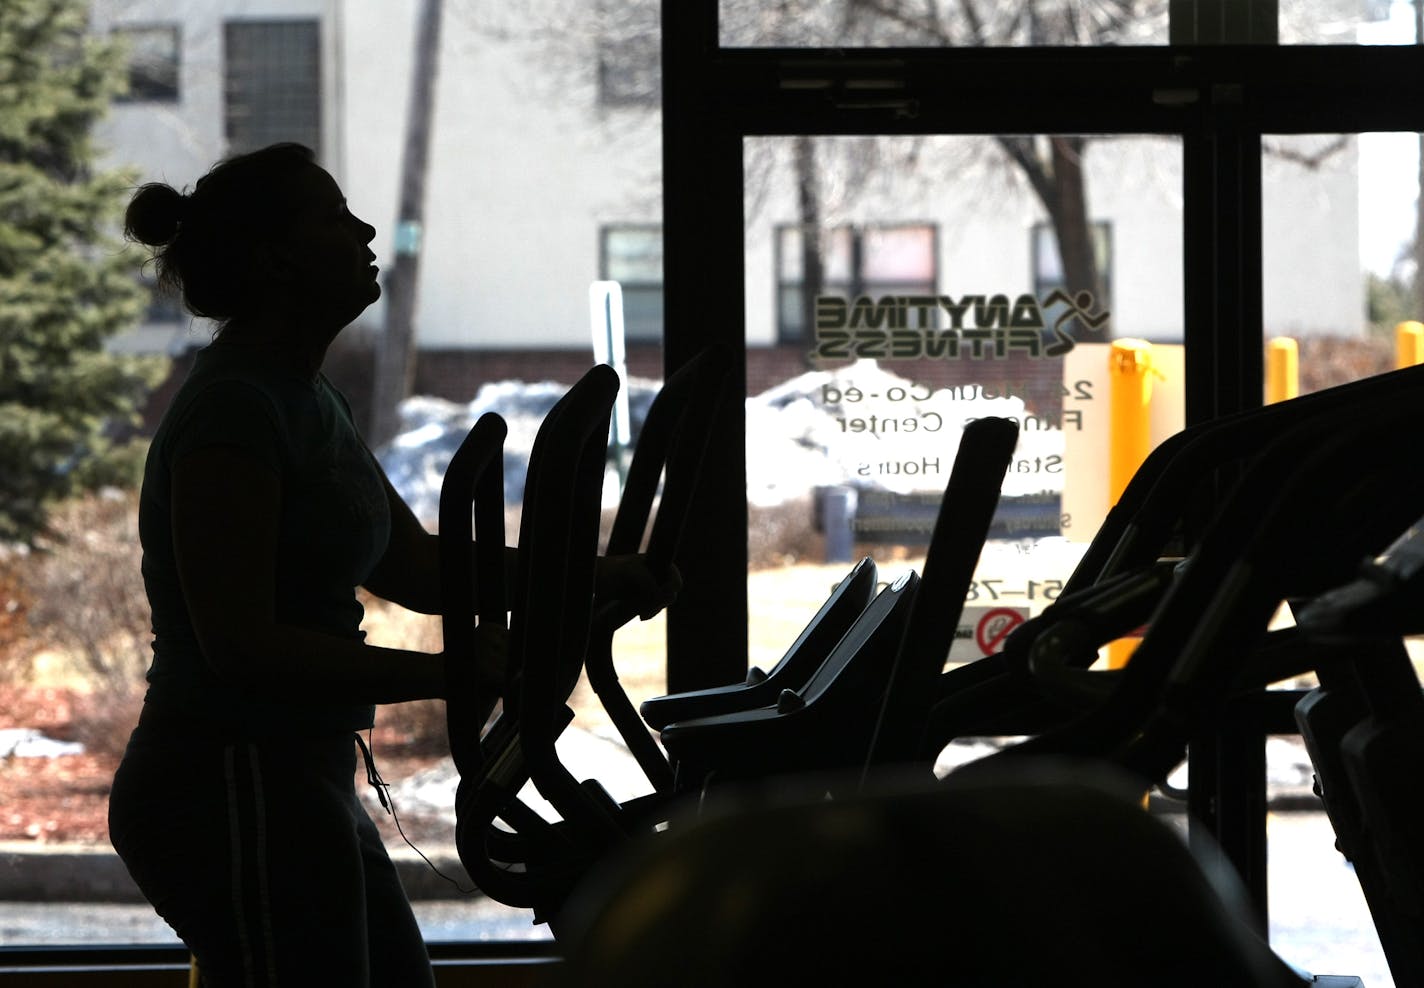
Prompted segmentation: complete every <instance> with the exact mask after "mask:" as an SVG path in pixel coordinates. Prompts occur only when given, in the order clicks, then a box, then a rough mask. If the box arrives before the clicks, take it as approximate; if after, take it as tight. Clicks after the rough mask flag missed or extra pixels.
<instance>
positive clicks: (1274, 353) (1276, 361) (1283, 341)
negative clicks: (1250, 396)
mask: <svg viewBox="0 0 1424 988" xmlns="http://www.w3.org/2000/svg"><path fill="white" fill-rule="evenodd" d="M1298 394H1300V347H1299V346H1298V345H1297V344H1296V341H1295V340H1293V339H1291V338H1289V337H1286V336H1280V337H1277V338H1276V339H1274V340H1271V342H1270V343H1268V344H1266V404H1268V405H1274V404H1275V403H1276V402H1278V401H1286V400H1287V399H1290V398H1294V397H1295V396H1296V395H1298Z"/></svg>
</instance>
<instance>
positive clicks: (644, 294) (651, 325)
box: [598, 224, 663, 343]
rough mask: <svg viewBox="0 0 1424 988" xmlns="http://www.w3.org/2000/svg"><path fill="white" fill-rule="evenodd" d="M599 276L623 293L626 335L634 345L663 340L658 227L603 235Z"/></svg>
mask: <svg viewBox="0 0 1424 988" xmlns="http://www.w3.org/2000/svg"><path fill="white" fill-rule="evenodd" d="M600 241H601V243H600V244H599V264H598V267H599V276H600V277H601V278H603V279H604V280H606V281H616V282H618V284H619V285H620V286H621V288H622V291H623V334H624V337H625V338H626V339H628V340H630V341H634V342H640V343H644V342H654V343H658V342H661V341H662V338H663V229H662V227H660V226H657V225H655V224H622V225H617V226H606V227H604V228H603V229H602V231H600Z"/></svg>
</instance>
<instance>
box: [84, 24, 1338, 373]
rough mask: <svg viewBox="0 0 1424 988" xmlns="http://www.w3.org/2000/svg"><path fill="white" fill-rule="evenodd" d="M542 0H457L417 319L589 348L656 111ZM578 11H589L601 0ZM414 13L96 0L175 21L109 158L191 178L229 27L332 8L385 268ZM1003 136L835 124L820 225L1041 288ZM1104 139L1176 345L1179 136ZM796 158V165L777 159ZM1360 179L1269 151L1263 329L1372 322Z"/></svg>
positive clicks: (640, 221) (763, 150) (776, 192)
mask: <svg viewBox="0 0 1424 988" xmlns="http://www.w3.org/2000/svg"><path fill="white" fill-rule="evenodd" d="M547 2H548V0H534V2H532V3H531V4H529V5H521V6H520V9H519V12H514V11H511V12H502V13H496V14H490V13H489V12H488V11H487V10H486V8H487V7H489V6H490V5H488V4H484V3H479V2H476V0H446V2H445V17H444V24H443V35H442V44H441V46H440V55H439V61H440V64H439V76H438V85H437V90H436V97H435V106H434V127H433V133H434V136H433V141H432V146H431V159H430V162H431V163H430V169H429V174H428V182H427V198H426V216H425V224H424V229H423V236H422V241H421V271H420V277H421V282H420V294H419V301H418V305H417V314H416V321H417V338H418V341H419V344H420V345H421V346H422V347H425V348H485V347H488V348H501V349H510V348H519V349H524V348H529V349H544V348H583V347H587V346H588V340H589V328H588V325H587V323H588V314H587V308H588V302H587V289H588V285H589V283H590V282H592V281H594V280H597V279H600V278H604V277H607V276H608V268H607V266H606V263H607V258H606V257H605V256H604V248H605V241H604V240H603V236H604V231H605V230H606V229H608V228H610V227H618V226H627V225H644V226H648V225H651V226H656V225H657V224H658V223H660V221H661V199H660V146H659V116H658V111H657V109H656V107H655V106H648V105H608V104H607V103H606V102H602V101H600V89H599V84H598V60H597V46H596V43H595V41H594V40H593V37H592V32H591V31H590V30H588V29H586V27H585V26H584V25H580V24H564V25H562V26H563V28H564V30H562V31H561V32H558V33H556V34H555V35H553V36H549V35H548V34H547V33H546V34H545V35H543V36H542V37H540V38H535V37H530V36H528V35H529V34H530V32H529V30H528V25H530V24H533V23H535V22H536V19H537V18H539V17H540V16H541V15H540V10H541V5H542V4H544V3H547ZM566 6H567V9H566V10H565V13H566V14H567V13H568V11H569V10H573V11H581V13H578V14H575V15H574V16H575V17H578V16H582V17H590V18H591V17H592V16H593V11H594V9H595V8H596V6H597V5H594V4H588V5H566ZM584 7H587V10H586V11H584ZM418 8H419V4H418V3H417V0H390V2H386V0H381V2H377V0H166V2H165V0H94V5H93V9H94V18H93V26H94V29H95V30H96V31H99V32H108V31H111V30H115V29H125V28H153V27H154V26H159V27H163V26H171V27H173V28H176V29H177V50H176V55H177V63H178V76H177V98H176V100H173V99H169V100H156V101H155V100H147V101H131V102H125V103H122V104H120V105H118V106H116V107H115V108H114V111H113V113H112V115H111V116H110V118H109V119H108V120H107V121H106V122H105V124H104V125H103V129H102V133H101V135H100V137H101V141H102V143H103V144H104V145H105V146H106V148H107V156H108V160H109V161H110V162H111V163H113V164H126V165H132V166H135V167H136V168H137V169H138V170H139V172H140V174H141V180H143V181H148V180H154V179H162V180H165V181H169V182H172V183H174V184H177V185H179V186H180V187H182V186H189V185H191V184H192V183H193V182H194V181H196V179H197V178H198V177H199V176H200V175H201V174H202V173H203V172H204V171H205V170H206V169H207V168H208V167H209V166H210V165H211V164H212V162H214V161H216V160H217V159H219V158H221V157H222V156H224V155H225V154H227V153H228V152H229V150H230V144H229V140H228V137H227V134H226V130H227V129H228V124H227V123H226V122H225V121H227V120H228V118H229V117H230V116H231V113H232V109H233V108H232V105H231V104H232V99H233V97H232V92H233V85H234V83H233V73H234V72H235V71H238V70H237V69H235V68H234V66H233V65H231V64H229V59H230V57H231V43H230V39H229V37H228V30H229V28H230V27H231V26H232V25H241V24H248V25H252V24H268V25H273V24H283V23H285V24H291V23H293V22H302V23H306V24H308V25H309V26H314V29H315V31H316V34H317V36H318V37H319V42H318V44H317V47H316V51H317V53H318V55H317V60H318V61H319V65H318V66H317V67H316V75H315V77H316V78H318V79H319V93H318V94H316V98H317V104H318V105H319V108H320V122H319V138H318V139H317V143H318V145H319V146H318V148H317V150H318V152H319V154H320V157H321V159H322V161H323V163H324V164H325V165H326V166H327V167H328V168H329V170H330V171H332V173H333V174H334V175H335V176H336V177H337V179H338V181H339V182H340V183H341V185H342V187H343V188H344V189H345V190H346V192H347V196H348V199H349V201H350V203H351V206H352V209H353V211H354V212H356V213H357V214H358V215H360V216H362V217H363V218H365V219H367V220H368V221H370V222H371V223H373V224H374V225H375V226H376V228H377V229H378V231H379V233H378V237H377V240H376V242H375V244H374V245H373V246H374V248H375V249H376V251H377V253H378V255H379V258H380V263H381V264H382V266H383V267H385V268H387V269H389V267H390V262H391V259H392V258H393V256H394V240H393V236H394V228H395V223H396V219H397V217H396V211H397V199H398V190H399V185H400V163H401V152H402V145H403V140H404V128H405V121H406V117H407V112H408V101H409V83H410V77H411V65H412V60H413V49H414V44H415V32H416V15H417V11H418ZM495 18H502V19H504V20H505V21H507V23H494V19H495ZM535 33H538V32H535ZM269 95H270V94H269ZM1293 140H1296V141H1300V140H1305V139H1299V138H1297V139H1293ZM772 143H773V142H772V141H770V140H768V139H762V140H760V141H751V142H749V143H748V151H747V161H748V166H747V167H748V187H749V195H748V200H749V205H748V212H747V215H748V229H747V240H746V243H747V255H746V291H747V299H748V303H747V335H748V342H749V344H750V345H753V346H758V345H770V344H774V343H776V342H777V341H778V330H777V318H776V300H777V292H778V284H777V270H778V261H777V253H776V250H775V246H774V245H775V240H776V229H777V228H778V227H780V226H786V225H794V224H795V223H796V222H797V212H796V205H795V204H796V196H795V191H796V190H795V187H794V183H793V182H792V181H791V178H790V175H791V172H790V168H789V166H787V165H785V164H784V148H779V149H772V147H771V145H772ZM991 143H992V142H991V140H990V139H989V138H942V139H925V140H924V141H923V142H922V144H921V146H920V149H919V152H918V154H917V158H916V160H917V161H918V164H917V165H916V167H915V169H914V171H913V173H908V172H905V171H900V170H896V169H894V168H887V169H886V170H882V171H881V172H879V173H872V174H870V175H868V176H865V175H862V176H860V177H859V178H855V179H850V178H847V177H846V176H845V175H841V174H839V173H837V171H836V166H835V164H834V163H835V161H836V160H837V158H836V154H837V151H836V147H835V146H834V145H835V142H834V141H832V140H831V139H823V140H822V142H821V143H820V144H818V152H823V153H822V161H823V163H825V162H830V165H829V166H828V167H827V169H826V173H825V175H824V176H823V179H824V180H823V187H824V188H825V189H826V191H825V193H824V198H825V204H824V222H825V223H826V224H827V225H829V226H838V225H842V224H855V225H858V226H863V227H873V226H875V225H877V224H905V223H910V224H918V225H922V226H926V227H929V228H931V229H932V230H933V232H934V243H935V245H936V246H935V250H936V254H937V256H936V257H935V258H934V269H935V271H934V278H935V281H936V287H937V290H938V291H940V292H944V293H948V294H953V295H962V294H970V293H991V294H992V293H1006V294H1009V295H1010V296H1011V297H1012V296H1014V295H1017V294H1020V293H1032V292H1033V291H1034V290H1035V262H1034V259H1033V257H1032V250H1031V246H1032V243H1033V240H1032V231H1033V228H1034V225H1035V224H1036V223H1042V221H1043V219H1044V214H1043V212H1042V210H1041V208H1040V207H1039V206H1038V205H1037V204H1036V202H1035V201H1034V200H1033V198H1032V196H1031V194H1030V192H1029V190H1028V187H1027V184H1026V183H1025V182H1024V181H1023V180H1022V178H1021V177H1018V176H1016V175H1015V174H1014V173H1013V171H1012V169H1011V168H1009V166H1007V165H1004V164H1002V162H1001V163H999V164H997V165H996V164H993V163H992V153H991V151H992V149H991V147H990V146H991ZM1316 143H1317V144H1319V143H1320V140H1319V139H1317V141H1316ZM1089 147H1090V150H1089V152H1088V157H1087V161H1086V170H1087V174H1088V190H1089V191H1088V196H1089V209H1090V213H1091V216H1092V218H1093V219H1094V221H1096V222H1099V223H1105V224H1106V225H1107V229H1108V231H1109V239H1110V242H1111V253H1110V261H1109V266H1108V271H1109V278H1110V283H1111V307H1112V312H1113V321H1112V325H1113V333H1114V334H1115V335H1117V336H1137V337H1145V338H1148V339H1156V340H1178V339H1180V338H1181V333H1182V308H1183V298H1182V290H1183V289H1182V274H1181V272H1182V236H1181V230H1182V217H1181V210H1182V206H1181V179H1180V175H1181V168H1180V144H1179V142H1177V141H1176V139H1174V138H1152V137H1143V138H1118V139H1102V140H1097V141H1095V142H1093V143H1091V144H1090V145H1089ZM823 149H824V150H823ZM986 149H987V150H986ZM778 154H781V155H782V159H783V163H782V164H781V165H779V166H776V167H771V168H768V166H767V164H766V162H767V161H769V160H772V159H775V158H776V155H778ZM847 174H849V173H848V172H847ZM1357 174H1358V171H1357V163H1356V145H1355V142H1354V140H1353V139H1351V140H1349V141H1348V142H1346V143H1344V144H1343V146H1341V147H1339V148H1337V149H1336V150H1334V151H1333V153H1331V154H1330V155H1328V156H1326V157H1325V158H1324V159H1323V160H1322V162H1321V163H1320V164H1318V165H1317V166H1316V167H1314V168H1307V167H1303V166H1301V165H1299V164H1296V163H1293V162H1288V161H1285V160H1277V159H1274V158H1272V159H1269V160H1268V161H1267V163H1266V168H1265V188H1266V191H1265V209H1264V213H1265V215H1264V223H1265V230H1266V237H1267V241H1268V243H1267V249H1266V271H1265V285H1266V300H1265V311H1266V320H1267V332H1268V335H1278V334H1285V333H1289V334H1293V335H1310V334H1323V333H1332V334H1345V335H1357V334H1359V333H1361V332H1362V331H1363V325H1364V292H1363V288H1362V284H1361V276H1360V262H1359V256H1360V250H1359V248H1360V244H1359V233H1358V231H1359V220H1358V209H1359V207H1358V178H1357ZM760 176H765V177H764V178H762V177H760ZM907 176H908V177H907ZM753 186H755V187H753ZM1040 273H1041V272H1040ZM382 319H383V311H382V310H381V308H380V307H379V306H377V307H374V308H373V309H372V310H371V311H369V312H368V313H367V314H366V315H365V316H363V324H364V325H365V326H366V327H367V328H370V329H372V330H376V329H379V327H380V325H381V322H382ZM175 333H180V334H181V337H180V338H189V337H191V338H193V339H201V338H202V334H201V333H196V334H195V333H193V332H192V331H191V330H190V329H189V328H188V326H187V325H186V324H184V325H183V326H182V327H181V328H178V329H175V328H174V327H173V326H172V325H170V326H168V327H167V328H164V327H149V334H150V335H149V338H150V339H151V340H154V341H158V340H163V339H165V338H168V339H172V338H173V337H174V334H175ZM165 334H166V337H165Z"/></svg>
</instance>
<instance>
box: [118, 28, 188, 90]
mask: <svg viewBox="0 0 1424 988" xmlns="http://www.w3.org/2000/svg"><path fill="white" fill-rule="evenodd" d="M114 36H115V37H116V38H118V39H120V40H122V41H123V42H124V44H125V45H127V47H128V56H129V67H128V82H129V88H128V92H127V93H125V94H124V95H123V96H122V97H121V98H120V101H121V102H125V103H176V102H178V93H179V89H178V64H179V51H180V38H181V37H182V35H181V33H180V30H179V27H178V25H176V24H146V25H128V26H125V27H121V28H117V29H115V31H114Z"/></svg>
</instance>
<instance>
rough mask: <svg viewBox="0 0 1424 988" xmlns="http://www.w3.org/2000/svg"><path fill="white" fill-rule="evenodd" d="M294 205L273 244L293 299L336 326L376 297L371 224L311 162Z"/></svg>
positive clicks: (306, 311)
mask: <svg viewBox="0 0 1424 988" xmlns="http://www.w3.org/2000/svg"><path fill="white" fill-rule="evenodd" d="M299 181H300V182H301V183H302V189H301V195H300V198H299V201H300V202H301V206H300V207H299V208H298V211H297V214H296V216H295V217H294V219H293V221H292V224H291V226H290V227H289V229H288V231H287V233H286V235H285V236H284V237H283V238H282V239H281V240H280V241H279V243H278V245H277V247H278V250H279V254H280V257H281V259H282V261H283V267H282V270H283V273H284V276H285V277H287V278H288V279H289V286H288V287H289V288H290V290H291V292H292V301H293V303H294V304H295V305H296V306H297V307H298V308H299V309H301V311H302V312H303V313H304V314H306V315H307V316H308V317H311V318H315V319H317V320H319V321H320V322H322V323H324V324H326V325H328V326H333V327H334V328H335V329H337V330H339V329H340V328H341V327H342V326H345V325H346V324H348V323H350V322H351V321H352V320H353V319H355V318H356V317H357V316H358V315H360V314H361V312H362V311H364V310H365V308H366V307H367V306H368V305H370V304H371V303H372V302H374V301H376V299H378V298H380V297H381V286H380V285H379V284H378V283H377V281H376V275H377V274H379V273H380V272H379V269H378V268H377V267H376V265H375V263H374V262H375V260H376V255H375V254H374V253H373V252H372V251H371V248H370V243H371V240H372V239H373V238H374V237H375V236H376V230H375V228H374V227H373V226H371V225H370V224H369V223H366V222H365V221H363V220H361V219H359V218H357V217H356V216H354V215H353V214H352V213H351V211H350V210H349V209H347V207H346V197H345V196H344V195H343V194H342V192H341V189H340V187H339V186H338V185H337V184H336V180H335V179H333V178H332V177H331V176H330V175H328V174H327V173H326V172H325V171H324V170H322V169H321V168H319V167H317V166H316V165H312V166H311V168H309V169H307V170H306V172H305V173H304V174H303V175H302V176H301V178H300V179H299Z"/></svg>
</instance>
